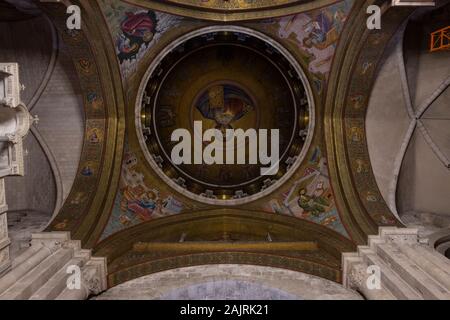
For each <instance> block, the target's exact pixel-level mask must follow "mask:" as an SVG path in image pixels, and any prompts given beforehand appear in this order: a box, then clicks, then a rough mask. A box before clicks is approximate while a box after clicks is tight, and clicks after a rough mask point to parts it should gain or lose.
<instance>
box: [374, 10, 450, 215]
mask: <svg viewBox="0 0 450 320" xmlns="http://www.w3.org/2000/svg"><path fill="white" fill-rule="evenodd" d="M448 6H449V5H447V9H446V10H447V11H442V12H444V13H443V14H439V13H438V14H435V13H432V14H425V15H418V16H415V17H413V19H412V20H411V22H410V23H409V24H408V26H407V29H406V31H405V37H404V39H403V43H402V42H399V41H401V39H394V41H393V42H394V43H395V42H397V43H400V44H403V49H404V61H405V66H406V73H407V84H408V86H409V90H410V97H411V104H412V108H413V112H417V111H418V110H419V109H420V107H421V106H423V105H424V103H425V102H426V100H427V99H429V98H430V96H432V94H433V93H434V92H435V91H436V90H437V89H438V88H439V86H440V85H441V84H442V83H443V82H445V80H446V79H449V77H450V51H448V50H447V51H442V52H436V53H430V52H429V47H428V46H429V34H430V32H431V31H434V30H437V29H439V28H442V27H443V26H446V25H447V24H448V15H447V18H446V19H447V20H446V21H445V12H448ZM396 54H397V53H396V52H395V51H394V50H392V49H390V50H388V51H387V52H386V56H385V58H384V61H383V63H382V66H381V69H380V72H379V74H378V77H377V79H376V81H375V86H374V89H373V92H372V95H371V98H370V101H369V108H368V113H367V118H366V126H367V142H368V147H369V153H370V158H371V162H372V166H373V170H374V174H375V177H376V180H377V183H378V186H379V188H380V190H381V193H382V195H383V197H384V199H385V200H386V201H387V202H389V199H390V197H394V199H395V200H396V201H395V206H394V207H396V209H397V211H398V213H399V214H400V215H405V214H408V215H411V214H415V213H419V214H420V213H424V214H425V213H426V214H434V215H437V216H450V197H449V196H448V195H449V194H450V170H449V169H448V168H446V167H445V164H444V162H445V159H444V158H447V159H450V139H449V137H450V107H449V106H450V88H447V89H446V90H445V91H444V92H443V93H442V94H441V95H440V96H439V98H437V99H436V100H435V101H433V103H432V104H431V106H430V107H429V108H428V109H427V110H426V112H424V114H423V115H422V116H421V118H420V121H421V123H422V124H423V128H424V129H423V131H420V130H418V129H416V131H415V132H414V134H413V135H412V138H411V140H410V141H409V143H408V144H407V148H406V149H405V150H406V152H405V153H404V158H403V162H402V164H401V167H399V168H400V170H399V177H398V183H397V184H396V183H395V179H396V177H395V174H396V172H397V171H398V170H397V171H396V163H395V159H398V158H399V156H400V159H401V155H402V154H401V153H400V150H401V145H402V142H404V141H405V140H404V139H405V137H406V132H407V129H408V124H409V123H411V118H410V117H409V116H408V113H407V109H406V101H405V99H404V98H403V92H402V86H401V80H400V73H399V70H400V69H399V63H398V59H397V56H396ZM433 148H434V149H433ZM438 154H441V155H440V156H438ZM392 186H394V187H395V186H396V188H392Z"/></svg>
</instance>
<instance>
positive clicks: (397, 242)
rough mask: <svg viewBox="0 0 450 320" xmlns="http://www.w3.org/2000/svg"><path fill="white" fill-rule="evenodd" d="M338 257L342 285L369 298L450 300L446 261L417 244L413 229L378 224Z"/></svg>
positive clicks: (428, 248) (448, 266) (432, 251)
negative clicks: (374, 233) (354, 248)
mask: <svg viewBox="0 0 450 320" xmlns="http://www.w3.org/2000/svg"><path fill="white" fill-rule="evenodd" d="M342 260H343V261H342V263H343V282H344V286H346V287H348V288H351V289H354V290H357V291H359V292H360V293H362V294H363V295H364V296H365V297H366V298H367V299H369V300H380V299H411V300H421V299H436V300H447V299H450V261H449V260H447V259H445V258H444V257H443V256H441V255H440V254H439V253H437V252H436V251H434V250H433V249H432V248H430V247H428V246H427V245H426V244H423V243H420V242H419V237H418V231H417V229H409V228H395V227H382V228H380V230H379V234H378V235H377V236H369V243H368V245H367V246H359V247H358V251H357V252H355V253H344V254H343V258H342ZM374 270H376V271H375V272H374ZM377 277H378V279H376V278H377ZM373 281H375V283H376V282H378V283H379V286H373V283H374V282H373Z"/></svg>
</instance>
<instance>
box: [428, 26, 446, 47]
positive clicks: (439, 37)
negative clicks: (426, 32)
mask: <svg viewBox="0 0 450 320" xmlns="http://www.w3.org/2000/svg"><path fill="white" fill-rule="evenodd" d="M449 49H450V26H448V27H445V28H443V29H440V30H437V31H435V32H433V33H431V39H430V52H435V51H439V50H449Z"/></svg>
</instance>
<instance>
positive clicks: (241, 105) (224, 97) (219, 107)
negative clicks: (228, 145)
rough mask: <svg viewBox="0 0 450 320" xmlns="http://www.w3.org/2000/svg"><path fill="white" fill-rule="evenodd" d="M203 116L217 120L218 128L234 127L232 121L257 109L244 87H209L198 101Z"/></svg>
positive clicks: (223, 129)
mask: <svg viewBox="0 0 450 320" xmlns="http://www.w3.org/2000/svg"><path fill="white" fill-rule="evenodd" d="M196 107H197V109H198V111H200V113H201V114H202V116H203V117H205V118H206V119H209V120H214V121H215V122H216V129H219V130H221V131H222V132H225V130H226V129H233V127H232V123H233V122H235V121H237V120H239V119H241V118H242V117H244V116H245V115H246V114H247V113H249V112H251V111H253V110H254V109H255V107H254V105H253V102H252V100H251V99H250V97H249V96H248V94H247V93H245V92H244V91H243V90H242V89H240V88H238V87H236V86H232V85H217V86H213V87H211V88H209V89H208V90H207V92H205V93H204V94H203V95H202V96H201V97H200V98H199V100H198V101H197V105H196Z"/></svg>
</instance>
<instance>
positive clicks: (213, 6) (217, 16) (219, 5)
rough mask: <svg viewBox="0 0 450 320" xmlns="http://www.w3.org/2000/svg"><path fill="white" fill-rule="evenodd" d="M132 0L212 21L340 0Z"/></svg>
mask: <svg viewBox="0 0 450 320" xmlns="http://www.w3.org/2000/svg"><path fill="white" fill-rule="evenodd" d="M125 2H128V3H130V4H134V5H138V6H141V7H144V8H148V9H152V10H158V11H162V12H167V13H171V14H175V15H179V16H184V17H190V18H195V19H202V20H210V21H223V22H230V21H247V20H255V19H265V18H274V17H280V16H286V15H291V14H296V13H300V12H304V11H309V10H313V9H317V8H320V7H324V6H327V5H330V4H332V3H335V2H338V1H337V0H261V1H245V0H229V1H224V0H211V1H206V2H205V1H201V0H169V1H164V0H126V1H125Z"/></svg>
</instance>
